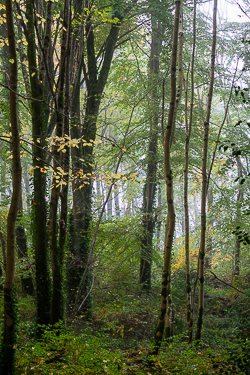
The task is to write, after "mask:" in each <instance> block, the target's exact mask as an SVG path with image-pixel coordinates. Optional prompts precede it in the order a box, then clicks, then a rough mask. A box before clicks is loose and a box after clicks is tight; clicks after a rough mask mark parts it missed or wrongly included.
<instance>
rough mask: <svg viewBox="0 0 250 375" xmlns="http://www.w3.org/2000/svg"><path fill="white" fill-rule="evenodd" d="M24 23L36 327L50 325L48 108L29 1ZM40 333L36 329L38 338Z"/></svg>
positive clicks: (28, 0) (31, 2)
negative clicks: (28, 85)
mask: <svg viewBox="0 0 250 375" xmlns="http://www.w3.org/2000/svg"><path fill="white" fill-rule="evenodd" d="M26 16H27V19H28V22H27V42H28V46H27V57H28V63H29V76H30V87H31V95H32V97H33V98H34V99H36V100H32V101H31V115H32V138H33V148H32V152H33V155H34V156H35V157H34V158H33V169H34V180H33V182H34V195H33V201H32V206H33V220H32V221H33V246H34V250H35V265H36V292H37V324H38V325H44V324H45V325H47V324H49V323H50V310H51V309H50V307H51V306H50V302H51V298H50V297H51V283H50V276H49V267H48V253H47V228H46V215H47V207H46V174H45V173H43V171H44V160H45V153H44V150H43V147H44V146H45V136H46V130H47V119H48V109H47V107H45V105H44V104H43V103H42V100H43V98H44V93H43V85H44V84H45V82H42V83H41V81H40V79H39V76H38V68H37V62H36V56H37V55H36V41H35V31H34V8H33V1H32V0H27V2H26ZM40 333H41V330H40V329H39V328H38V335H40Z"/></svg>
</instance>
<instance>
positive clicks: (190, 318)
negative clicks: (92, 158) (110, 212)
mask: <svg viewBox="0 0 250 375" xmlns="http://www.w3.org/2000/svg"><path fill="white" fill-rule="evenodd" d="M195 47H196V0H194V16H193V49H192V60H191V72H190V75H191V98H190V110H189V119H188V82H187V83H186V87H185V124H186V140H185V167H184V211H185V213H184V215H185V256H186V288H187V290H186V291H187V294H186V298H187V333H188V342H191V341H192V335H193V310H192V301H191V299H192V292H191V278H190V252H189V204H188V168H189V142H190V138H191V132H192V123H193V107H194V59H195Z"/></svg>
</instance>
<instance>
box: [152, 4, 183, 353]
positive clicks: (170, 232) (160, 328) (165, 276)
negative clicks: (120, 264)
mask: <svg viewBox="0 0 250 375" xmlns="http://www.w3.org/2000/svg"><path fill="white" fill-rule="evenodd" d="M179 16H180V0H177V1H175V20H174V31H173V45H172V59H171V97H170V106H169V112H168V123H167V129H166V132H165V136H164V175H165V182H166V187H167V205H168V214H167V220H166V227H165V243H164V266H163V273H162V284H161V305H160V314H159V318H158V323H157V329H156V334H155V340H154V350H153V353H154V354H158V352H159V349H160V346H161V342H162V339H163V333H164V326H165V315H166V310H167V298H168V295H169V289H170V264H171V252H172V245H173V237H174V229H175V210H174V196H173V174H172V169H171V158H170V150H171V134H172V131H173V128H174V124H173V120H174V107H175V99H176V60H177V46H178V25H179Z"/></svg>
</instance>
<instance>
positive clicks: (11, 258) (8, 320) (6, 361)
mask: <svg viewBox="0 0 250 375" xmlns="http://www.w3.org/2000/svg"><path fill="white" fill-rule="evenodd" d="M5 7H6V21H7V33H8V44H9V56H10V62H11V66H10V122H11V135H12V140H11V141H12V155H13V158H12V163H13V183H12V186H13V192H12V197H11V204H10V208H9V212H8V217H7V257H6V273H5V282H4V334H3V342H2V352H1V361H0V367H1V368H0V372H1V374H5V375H12V374H14V354H15V349H14V346H15V340H16V311H15V308H16V306H15V304H16V302H15V296H14V290H13V288H14V275H15V223H16V218H17V213H18V205H19V198H20V192H21V179H22V167H21V160H20V138H19V124H18V110H17V95H16V92H17V55H16V45H15V30H14V23H13V8H12V1H11V0H6V2H5Z"/></svg>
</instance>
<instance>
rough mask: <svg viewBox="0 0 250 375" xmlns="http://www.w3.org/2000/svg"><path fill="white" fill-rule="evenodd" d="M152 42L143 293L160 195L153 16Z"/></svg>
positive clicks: (147, 281)
mask: <svg viewBox="0 0 250 375" xmlns="http://www.w3.org/2000/svg"><path fill="white" fill-rule="evenodd" d="M151 27H152V40H151V51H150V62H149V66H150V72H149V79H150V85H151V97H150V106H149V107H150V117H149V118H150V132H149V145H148V166H147V177H146V183H145V187H144V194H143V206H142V209H143V217H142V228H143V232H142V240H141V264H140V284H141V285H142V287H143V289H144V290H146V291H150V289H151V265H152V254H153V248H152V246H153V243H152V242H153V234H154V227H155V219H154V200H155V193H156V174H157V140H158V122H159V99H158V89H157V81H158V80H159V39H158V38H159V37H158V36H157V33H158V31H159V30H158V22H157V21H156V20H155V19H154V18H153V16H151Z"/></svg>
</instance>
